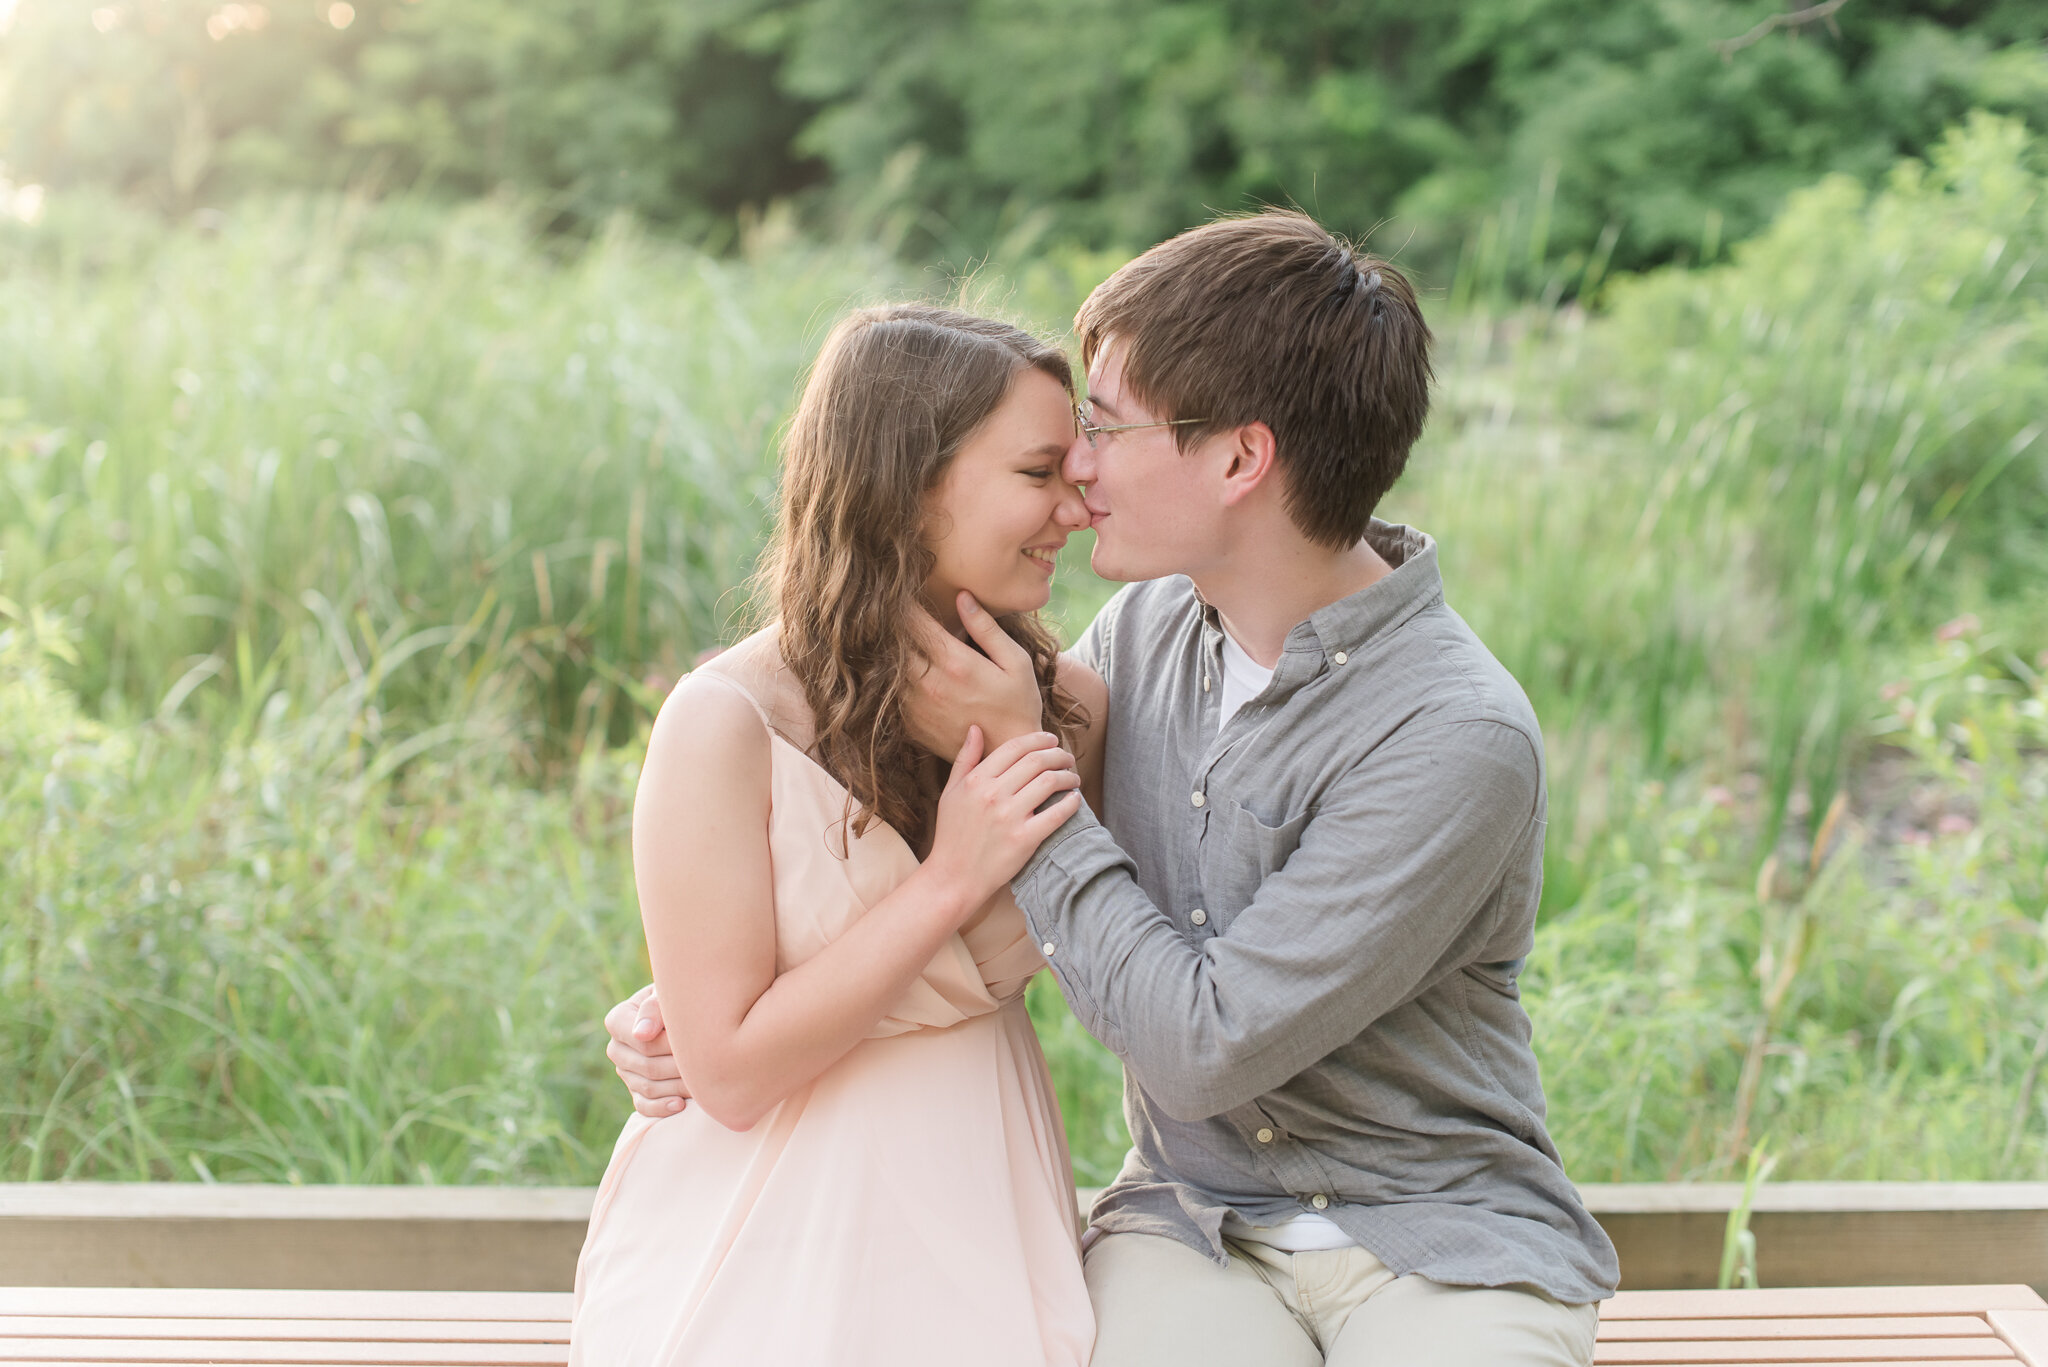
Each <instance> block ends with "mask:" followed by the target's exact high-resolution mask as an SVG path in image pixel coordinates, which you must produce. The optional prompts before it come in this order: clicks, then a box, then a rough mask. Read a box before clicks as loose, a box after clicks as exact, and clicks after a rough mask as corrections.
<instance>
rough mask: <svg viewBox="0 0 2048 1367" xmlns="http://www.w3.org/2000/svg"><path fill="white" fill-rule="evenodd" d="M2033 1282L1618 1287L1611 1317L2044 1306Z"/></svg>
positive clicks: (1604, 1311)
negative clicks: (1748, 1288)
mask: <svg viewBox="0 0 2048 1367" xmlns="http://www.w3.org/2000/svg"><path fill="white" fill-rule="evenodd" d="M2044 1309H2048V1301H2043V1300H2042V1299H2041V1298H2040V1297H2039V1296H2037V1295H2035V1294H2034V1290H2033V1288H2032V1287H2027V1286H1824V1287H1785V1288H1776V1287H1774V1288H1767V1289H1765V1290H1762V1291H1617V1292H1616V1293H1615V1294H1614V1296H1613V1298H1612V1299H1609V1300H1606V1301H1602V1302H1601V1304H1600V1318H1601V1319H1602V1320H1603V1321H1605V1320H1696V1319H1793V1318H1807V1317H1825V1318H1835V1317H1840V1316H1845V1315H1854V1316H1857V1317H1862V1316H1865V1315H1981V1314H1983V1313H1984V1312H1985V1311H1987V1310H2044Z"/></svg>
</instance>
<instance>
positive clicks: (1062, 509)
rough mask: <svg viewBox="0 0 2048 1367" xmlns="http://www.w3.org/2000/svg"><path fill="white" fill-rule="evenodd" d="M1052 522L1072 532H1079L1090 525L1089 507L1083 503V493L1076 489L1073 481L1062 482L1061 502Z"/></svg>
mask: <svg viewBox="0 0 2048 1367" xmlns="http://www.w3.org/2000/svg"><path fill="white" fill-rule="evenodd" d="M1052 520H1053V522H1054V523H1056V524H1057V525H1059V526H1061V527H1066V528H1068V529H1070V530H1079V529H1080V528H1082V527H1085V526H1087V525H1088V522H1089V517H1088V505H1087V504H1086V503H1083V502H1082V501H1081V491H1080V490H1079V489H1077V488H1075V487H1074V484H1073V481H1071V480H1067V479H1062V480H1061V481H1060V501H1059V504H1058V506H1056V507H1055V508H1054V509H1053V510H1052Z"/></svg>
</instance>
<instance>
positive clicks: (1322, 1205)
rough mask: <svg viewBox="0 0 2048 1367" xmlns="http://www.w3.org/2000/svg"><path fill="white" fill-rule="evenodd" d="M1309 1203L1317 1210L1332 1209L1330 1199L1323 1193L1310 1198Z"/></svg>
mask: <svg viewBox="0 0 2048 1367" xmlns="http://www.w3.org/2000/svg"><path fill="white" fill-rule="evenodd" d="M1308 1203H1309V1204H1310V1205H1312V1206H1314V1207H1315V1208H1316V1209H1317V1210H1328V1209H1329V1208H1330V1198H1329V1197H1327V1196H1325V1195H1323V1194H1322V1193H1321V1192H1317V1193H1316V1194H1315V1195H1313V1196H1311V1197H1309V1198H1308Z"/></svg>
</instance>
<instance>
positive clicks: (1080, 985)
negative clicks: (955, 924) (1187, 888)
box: [1010, 805, 1129, 1056]
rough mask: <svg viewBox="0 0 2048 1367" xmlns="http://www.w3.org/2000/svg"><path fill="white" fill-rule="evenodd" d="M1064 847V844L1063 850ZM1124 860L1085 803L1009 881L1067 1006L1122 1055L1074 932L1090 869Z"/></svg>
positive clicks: (1118, 1036)
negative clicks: (1047, 950) (1047, 949)
mask: <svg viewBox="0 0 2048 1367" xmlns="http://www.w3.org/2000/svg"><path fill="white" fill-rule="evenodd" d="M1062 847H1064V848H1062ZM1128 862H1129V861H1128V859H1127V857H1126V856H1125V855H1124V852H1123V851H1122V850H1121V849H1119V848H1118V847H1117V845H1116V842H1115V841H1113V840H1112V839H1111V838H1110V835H1109V832H1108V831H1107V830H1105V829H1103V826H1102V823H1101V822H1099V821H1098V820H1096V818H1095V814H1094V813H1093V812H1091V811H1089V810H1088V808H1087V807H1086V806H1085V805H1084V806H1083V807H1082V808H1081V810H1080V811H1078V812H1076V813H1074V815H1072V816H1070V817H1068V818H1067V819H1066V821H1065V822H1064V823H1062V824H1061V826H1060V828H1059V829H1058V830H1056V831H1054V832H1053V833H1052V834H1051V835H1049V836H1047V837H1046V839H1045V842H1044V843H1043V844H1041V845H1040V846H1039V847H1038V849H1037V850H1036V851H1035V852H1034V853H1033V854H1032V856H1031V858H1030V859H1029V860H1028V861H1026V862H1025V865H1024V867H1023V868H1022V869H1020V870H1019V871H1018V873H1017V876H1016V877H1015V878H1013V879H1011V880H1010V891H1011V893H1012V895H1013V896H1015V898H1016V899H1017V905H1018V907H1019V908H1020V909H1021V910H1022V911H1023V913H1024V924H1025V925H1026V926H1027V927H1029V928H1030V931H1031V935H1032V939H1033V940H1034V941H1035V942H1036V943H1037V944H1038V947H1039V950H1040V952H1045V950H1046V948H1047V946H1050V947H1051V952H1050V953H1046V955H1045V961H1046V964H1047V966H1048V967H1050V968H1051V969H1052V974H1053V977H1054V978H1055V979H1057V980H1058V982H1059V985H1060V991H1061V992H1062V993H1064V994H1065V996H1066V998H1067V1004H1068V1005H1069V1006H1070V1007H1072V1008H1073V1010H1074V1014H1075V1016H1076V1017H1078V1018H1079V1019H1080V1021H1081V1024H1082V1025H1083V1026H1084V1027H1086V1029H1087V1031H1088V1033H1089V1034H1091V1035H1093V1036H1095V1038H1096V1039H1098V1040H1100V1041H1101V1042H1102V1043H1103V1044H1104V1045H1105V1046H1106V1047H1107V1048H1108V1049H1109V1050H1110V1052H1111V1053H1114V1054H1117V1055H1119V1056H1121V1055H1122V1053H1123V1036H1122V1034H1121V1032H1120V1031H1119V1030H1118V1029H1117V1027H1116V1025H1115V1023H1114V1022H1112V1021H1111V1020H1109V1018H1108V1017H1107V1016H1105V1015H1104V1014H1103V1010H1102V1005H1101V1002H1100V999H1099V998H1098V997H1097V996H1096V995H1095V993H1093V992H1092V991H1090V990H1089V984H1088V978H1087V964H1088V957H1089V956H1088V953H1087V949H1088V946H1087V944H1086V942H1085V939H1084V937H1083V936H1081V935H1080V934H1077V933H1076V932H1077V930H1078V928H1079V927H1078V920H1079V912H1080V893H1081V889H1082V888H1084V887H1085V886H1087V884H1088V882H1089V881H1090V878H1091V877H1092V876H1093V874H1094V873H1095V872H1098V871H1100V869H1102V868H1106V867H1108V866H1109V865H1112V864H1127V863H1128Z"/></svg>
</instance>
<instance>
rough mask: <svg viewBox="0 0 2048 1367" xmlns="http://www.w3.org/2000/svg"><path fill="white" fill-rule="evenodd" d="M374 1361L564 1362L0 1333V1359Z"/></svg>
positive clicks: (544, 1357) (390, 1347)
mask: <svg viewBox="0 0 2048 1367" xmlns="http://www.w3.org/2000/svg"><path fill="white" fill-rule="evenodd" d="M22 1361H33V1362H88V1363H133V1362H194V1363H199V1362H204V1363H263V1364H266V1365H267V1367H281V1364H299V1363H319V1364H329V1365H338V1364H348V1365H349V1367H358V1365H359V1364H374V1365H376V1367H395V1365H396V1364H406V1365H407V1367H429V1365H431V1367H440V1365H441V1364H456V1365H459V1367H565V1365H566V1364H567V1363H568V1361H569V1350H568V1347H567V1346H566V1345H563V1344H549V1343H334V1342H329V1343H305V1342H292V1341H286V1340H278V1339H0V1362H6V1363H14V1362H22Z"/></svg>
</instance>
